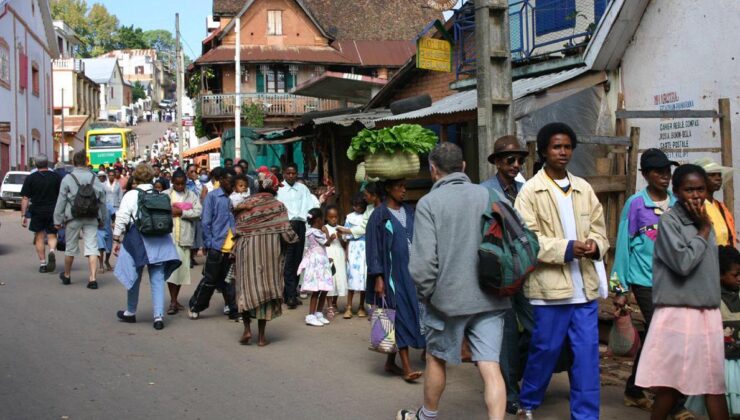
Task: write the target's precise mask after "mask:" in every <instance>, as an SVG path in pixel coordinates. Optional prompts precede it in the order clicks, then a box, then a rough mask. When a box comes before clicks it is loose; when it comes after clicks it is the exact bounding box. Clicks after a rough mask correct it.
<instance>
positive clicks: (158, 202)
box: [136, 188, 174, 236]
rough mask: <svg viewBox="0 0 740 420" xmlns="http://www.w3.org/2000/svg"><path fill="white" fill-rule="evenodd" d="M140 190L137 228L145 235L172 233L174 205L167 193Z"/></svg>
mask: <svg viewBox="0 0 740 420" xmlns="http://www.w3.org/2000/svg"><path fill="white" fill-rule="evenodd" d="M136 190H137V191H139V201H138V203H139V210H138V212H137V213H136V228H137V229H138V230H139V233H141V234H142V235H144V236H159V235H168V234H170V233H172V226H173V223H174V222H173V220H172V205H171V204H170V198H169V197H168V196H167V195H166V194H161V193H160V192H159V191H156V190H154V189H152V190H151V191H148V192H147V191H144V190H142V189H139V188H137V189H136Z"/></svg>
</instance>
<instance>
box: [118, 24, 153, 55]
mask: <svg viewBox="0 0 740 420" xmlns="http://www.w3.org/2000/svg"><path fill="white" fill-rule="evenodd" d="M113 47H114V49H116V50H127V49H132V50H137V49H147V48H149V43H148V42H146V39H145V38H144V31H142V30H141V28H134V25H131V26H125V25H123V26H121V27H119V28H118V30H117V31H116V37H115V40H114V42H113Z"/></svg>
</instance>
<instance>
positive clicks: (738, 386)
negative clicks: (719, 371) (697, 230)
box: [686, 246, 740, 418]
mask: <svg viewBox="0 0 740 420" xmlns="http://www.w3.org/2000/svg"><path fill="white" fill-rule="evenodd" d="M719 272H720V278H719V280H720V288H721V293H722V301H721V303H720V307H719V310H720V313H721V314H722V322H723V324H724V330H725V337H724V343H725V382H726V385H727V393H726V394H725V399H726V400H727V408H728V411H729V413H730V415H731V416H733V418H736V417H738V416H740V357H738V356H739V354H738V353H740V351H738V346H739V345H740V343H738V340H737V339H736V337H737V330H738V326H739V325H740V294H738V290H740V252H738V250H737V249H735V248H734V247H731V246H720V247H719ZM686 408H688V409H690V410H691V411H693V412H695V413H697V414H701V415H706V414H707V410H706V407H705V406H704V398H702V397H690V398H689V399H688V401H686Z"/></svg>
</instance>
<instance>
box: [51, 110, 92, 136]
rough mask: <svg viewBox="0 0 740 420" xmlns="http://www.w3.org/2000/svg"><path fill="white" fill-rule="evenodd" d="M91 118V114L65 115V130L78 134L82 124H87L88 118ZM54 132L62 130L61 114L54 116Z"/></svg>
mask: <svg viewBox="0 0 740 420" xmlns="http://www.w3.org/2000/svg"><path fill="white" fill-rule="evenodd" d="M89 118H90V116H89V115H66V116H65V117H64V132H65V133H73V134H77V133H79V132H80V129H81V128H82V126H84V125H85V123H86V122H87V120H88V119H89ZM54 132H55V133H61V132H62V117H61V115H55V116H54Z"/></svg>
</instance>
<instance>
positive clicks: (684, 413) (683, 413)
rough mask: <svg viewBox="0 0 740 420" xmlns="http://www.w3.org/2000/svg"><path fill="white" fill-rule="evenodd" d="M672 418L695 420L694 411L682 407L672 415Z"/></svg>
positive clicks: (676, 419)
mask: <svg viewBox="0 0 740 420" xmlns="http://www.w3.org/2000/svg"><path fill="white" fill-rule="evenodd" d="M673 420H696V416H695V415H694V413H692V412H691V411H689V410H688V409H686V408H684V409H681V410H680V411H679V412H678V413H676V414H674V415H673Z"/></svg>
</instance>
